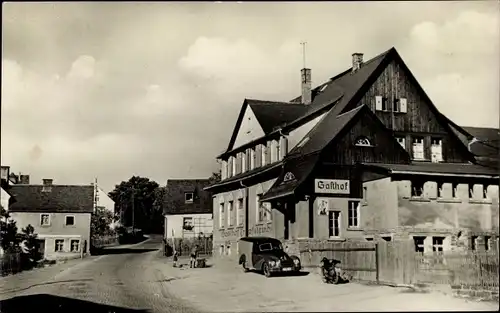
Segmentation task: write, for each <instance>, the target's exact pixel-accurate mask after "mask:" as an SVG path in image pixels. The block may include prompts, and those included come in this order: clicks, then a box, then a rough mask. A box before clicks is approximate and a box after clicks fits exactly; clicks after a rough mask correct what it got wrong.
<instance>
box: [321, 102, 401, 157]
mask: <svg viewBox="0 0 500 313" xmlns="http://www.w3.org/2000/svg"><path fill="white" fill-rule="evenodd" d="M322 153H323V157H322V160H323V161H326V162H332V163H335V164H339V165H354V164H356V163H388V164H409V163H410V156H409V154H408V153H407V152H406V151H405V149H404V148H403V147H402V146H401V145H400V144H399V143H398V142H397V141H396V139H395V138H394V137H393V136H392V133H391V131H390V130H388V129H387V128H386V127H385V126H384V125H383V123H381V122H380V120H378V118H377V117H376V116H375V115H374V114H373V113H372V112H371V111H370V109H369V108H368V107H366V106H365V107H363V108H362V109H361V110H360V112H358V113H357V114H356V116H354V117H353V118H352V120H351V121H350V122H349V123H347V125H346V126H345V127H344V129H343V130H342V131H340V132H339V134H338V135H337V136H336V137H335V138H334V140H333V141H332V142H330V144H329V145H328V146H327V147H326V148H325V149H324V150H323V152H322Z"/></svg>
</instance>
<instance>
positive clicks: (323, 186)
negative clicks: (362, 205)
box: [314, 179, 351, 195]
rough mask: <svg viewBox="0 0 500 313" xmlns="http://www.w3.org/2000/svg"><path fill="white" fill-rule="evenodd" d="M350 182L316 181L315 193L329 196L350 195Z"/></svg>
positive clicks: (335, 180)
mask: <svg viewBox="0 0 500 313" xmlns="http://www.w3.org/2000/svg"><path fill="white" fill-rule="evenodd" d="M349 187H350V186H349V180H347V179H315V180H314V192H315V193H329V194H342V195H348V194H350V193H351V192H350V188H349Z"/></svg>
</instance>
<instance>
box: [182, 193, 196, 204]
mask: <svg viewBox="0 0 500 313" xmlns="http://www.w3.org/2000/svg"><path fill="white" fill-rule="evenodd" d="M184 199H185V200H186V203H193V199H194V197H193V193H192V192H185V193H184Z"/></svg>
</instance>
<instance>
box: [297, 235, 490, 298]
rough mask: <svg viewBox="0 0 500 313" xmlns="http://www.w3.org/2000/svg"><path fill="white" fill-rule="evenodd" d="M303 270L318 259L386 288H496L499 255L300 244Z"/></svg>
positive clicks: (406, 244)
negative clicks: (334, 261)
mask: <svg viewBox="0 0 500 313" xmlns="http://www.w3.org/2000/svg"><path fill="white" fill-rule="evenodd" d="M299 250H300V258H301V260H302V264H303V266H304V267H306V268H307V267H309V268H311V267H317V266H318V265H319V263H320V260H321V258H323V257H327V258H333V259H337V260H339V261H341V266H342V268H343V269H344V270H345V271H348V272H350V274H352V275H353V278H354V279H357V280H364V281H373V282H377V283H387V284H416V283H430V284H450V285H460V286H476V287H483V288H485V289H488V288H498V285H499V283H498V281H499V254H498V251H496V250H495V251H463V252H447V253H433V252H431V253H429V254H422V253H418V252H415V251H414V245H413V243H412V242H411V241H392V242H386V241H380V242H376V243H375V242H303V243H299Z"/></svg>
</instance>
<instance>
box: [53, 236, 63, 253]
mask: <svg viewBox="0 0 500 313" xmlns="http://www.w3.org/2000/svg"><path fill="white" fill-rule="evenodd" d="M54 248H55V250H54V251H55V252H62V251H63V250H64V239H56V242H55V247H54Z"/></svg>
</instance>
